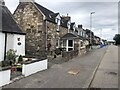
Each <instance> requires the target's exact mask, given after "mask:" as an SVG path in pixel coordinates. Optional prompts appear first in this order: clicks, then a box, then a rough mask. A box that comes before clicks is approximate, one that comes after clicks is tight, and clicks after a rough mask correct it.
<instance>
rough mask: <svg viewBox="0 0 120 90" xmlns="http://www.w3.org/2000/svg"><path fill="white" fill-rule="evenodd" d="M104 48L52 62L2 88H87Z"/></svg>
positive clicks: (104, 50)
mask: <svg viewBox="0 0 120 90" xmlns="http://www.w3.org/2000/svg"><path fill="white" fill-rule="evenodd" d="M106 50H107V47H103V48H101V49H93V50H92V51H90V52H88V53H87V54H86V55H83V56H78V57H76V58H74V59H71V60H69V61H68V62H64V63H61V64H52V65H51V66H50V67H49V69H47V70H45V71H42V72H38V73H36V74H33V75H31V76H28V77H26V78H23V79H21V80H18V81H16V82H13V83H11V84H9V85H6V86H4V87H3V88H87V87H88V85H89V83H90V82H91V79H92V78H91V77H92V76H93V74H94V73H93V72H94V71H95V69H96V67H98V65H99V63H100V62H101V60H102V58H103V56H104V55H105V53H106ZM114 63H115V62H114ZM49 64H51V63H49Z"/></svg>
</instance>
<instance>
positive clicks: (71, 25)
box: [70, 22, 75, 30]
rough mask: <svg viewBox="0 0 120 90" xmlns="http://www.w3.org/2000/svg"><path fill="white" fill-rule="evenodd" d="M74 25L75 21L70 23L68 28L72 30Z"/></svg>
mask: <svg viewBox="0 0 120 90" xmlns="http://www.w3.org/2000/svg"><path fill="white" fill-rule="evenodd" d="M74 25H75V22H73V23H71V24H70V29H71V30H73V26H74Z"/></svg>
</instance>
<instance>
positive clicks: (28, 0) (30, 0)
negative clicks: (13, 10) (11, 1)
mask: <svg viewBox="0 0 120 90" xmlns="http://www.w3.org/2000/svg"><path fill="white" fill-rule="evenodd" d="M19 2H35V0H19Z"/></svg>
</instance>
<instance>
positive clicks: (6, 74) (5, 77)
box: [0, 70, 11, 87]
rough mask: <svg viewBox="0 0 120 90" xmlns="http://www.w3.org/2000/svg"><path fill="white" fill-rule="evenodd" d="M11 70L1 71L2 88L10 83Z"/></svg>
mask: <svg viewBox="0 0 120 90" xmlns="http://www.w3.org/2000/svg"><path fill="white" fill-rule="evenodd" d="M10 73H11V72H10V70H5V71H0V87H1V86H4V85H6V84H9V83H10Z"/></svg>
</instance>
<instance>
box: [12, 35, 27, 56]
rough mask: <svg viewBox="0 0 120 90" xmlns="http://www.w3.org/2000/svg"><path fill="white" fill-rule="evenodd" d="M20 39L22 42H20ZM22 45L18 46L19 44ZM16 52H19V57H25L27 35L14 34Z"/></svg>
mask: <svg viewBox="0 0 120 90" xmlns="http://www.w3.org/2000/svg"><path fill="white" fill-rule="evenodd" d="M18 38H20V41H18ZM19 42H20V43H21V45H18V43H19ZM14 50H17V52H16V54H17V55H22V56H25V35H19V34H14Z"/></svg>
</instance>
